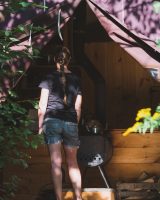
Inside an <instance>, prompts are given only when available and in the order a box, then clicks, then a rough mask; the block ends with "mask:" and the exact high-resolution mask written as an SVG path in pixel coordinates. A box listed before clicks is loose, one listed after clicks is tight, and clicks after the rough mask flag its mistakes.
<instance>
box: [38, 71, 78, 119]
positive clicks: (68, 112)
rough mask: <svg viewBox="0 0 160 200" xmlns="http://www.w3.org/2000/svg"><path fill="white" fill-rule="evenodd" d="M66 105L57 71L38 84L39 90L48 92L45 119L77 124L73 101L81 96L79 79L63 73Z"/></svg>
mask: <svg viewBox="0 0 160 200" xmlns="http://www.w3.org/2000/svg"><path fill="white" fill-rule="evenodd" d="M65 77H66V87H65V93H66V97H67V105H65V104H64V95H65V94H64V88H63V85H62V82H61V73H60V72H58V71H55V72H53V73H52V74H51V75H47V76H46V78H45V79H44V80H43V81H42V82H41V83H40V84H39V87H40V88H45V89H48V90H49V97H48V104H47V109H46V113H45V118H47V117H49V118H58V119H62V120H64V121H69V122H77V113H76V111H75V100H76V97H77V95H78V94H80V95H81V87H80V79H79V77H78V76H76V75H75V74H74V73H72V72H71V73H65Z"/></svg>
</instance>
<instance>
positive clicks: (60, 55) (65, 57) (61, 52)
mask: <svg viewBox="0 0 160 200" xmlns="http://www.w3.org/2000/svg"><path fill="white" fill-rule="evenodd" d="M70 59H71V54H70V51H69V49H68V48H67V47H64V46H58V47H57V48H56V52H55V56H54V61H55V63H59V64H60V65H63V66H64V65H68V64H69V62H70Z"/></svg>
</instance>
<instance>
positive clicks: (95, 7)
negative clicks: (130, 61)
mask: <svg viewBox="0 0 160 200" xmlns="http://www.w3.org/2000/svg"><path fill="white" fill-rule="evenodd" d="M87 3H88V5H89V6H90V8H91V9H92V11H93V12H94V13H95V15H96V17H97V18H98V20H99V21H100V23H101V25H102V26H103V27H104V29H105V30H106V32H107V33H108V35H109V36H110V37H111V38H112V39H113V40H114V41H115V42H116V43H118V44H119V45H120V46H121V47H122V48H123V49H124V50H125V51H127V52H128V53H129V54H130V55H131V56H132V57H133V58H135V59H136V60H137V61H138V62H139V63H140V64H141V65H142V66H143V67H144V68H147V69H149V70H150V72H151V73H152V74H153V72H154V78H156V79H157V80H158V81H159V80H160V49H159V48H158V47H157V46H156V43H155V41H156V40H157V39H159V38H158V37H160V36H159V33H160V14H157V13H154V10H153V9H154V7H153V5H152V1H149V0H145V1H143V0H141V1H140V0H138V1H133V2H132V1H127V0H118V1H113V0H107V1H102V0H87ZM134 36H135V37H134Z"/></svg>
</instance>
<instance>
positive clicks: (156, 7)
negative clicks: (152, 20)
mask: <svg viewBox="0 0 160 200" xmlns="http://www.w3.org/2000/svg"><path fill="white" fill-rule="evenodd" d="M152 6H153V11H154V12H155V13H156V14H159V13H160V2H159V1H154V2H153V3H152Z"/></svg>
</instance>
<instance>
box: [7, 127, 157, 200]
mask: <svg viewBox="0 0 160 200" xmlns="http://www.w3.org/2000/svg"><path fill="white" fill-rule="evenodd" d="M122 132H123V130H120V129H115V130H110V131H109V132H108V133H107V134H109V135H110V136H111V138H112V144H113V147H114V149H113V155H112V158H111V160H110V161H109V162H108V163H106V164H105V165H104V168H105V171H106V174H107V176H108V180H109V181H110V182H111V184H112V187H115V184H116V183H117V182H119V181H131V180H134V179H136V178H137V177H138V176H139V175H140V174H141V173H142V172H144V171H145V172H147V173H148V174H150V175H157V176H160V134H159V133H154V134H146V135H138V134H131V135H129V136H128V137H123V136H122ZM29 153H30V155H31V159H30V160H29V167H28V168H27V169H22V168H20V167H14V168H13V167H12V168H8V169H6V171H5V176H6V178H7V177H10V175H11V174H13V173H14V174H17V175H18V176H19V177H20V178H21V184H20V188H19V189H18V192H17V195H16V197H15V200H22V199H23V200H28V199H30V200H33V199H34V200H35V198H36V197H37V195H38V194H39V192H40V190H42V189H43V188H45V187H46V186H47V185H48V184H49V185H50V188H51V183H52V180H51V174H50V159H49V155H48V150H47V147H46V146H43V145H42V146H40V147H39V148H38V149H37V150H29ZM63 168H64V169H65V170H66V164H65V162H64V161H63ZM81 170H82V172H83V170H84V169H83V168H81ZM70 187H71V184H70V181H69V178H68V175H67V170H66V172H65V183H64V188H70ZM83 187H85V188H86V187H88V188H92V187H99V188H100V187H105V184H104V182H103V179H102V177H101V175H100V174H99V172H98V169H97V168H94V167H93V168H89V169H88V171H87V173H86V176H85V179H84V178H83Z"/></svg>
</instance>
